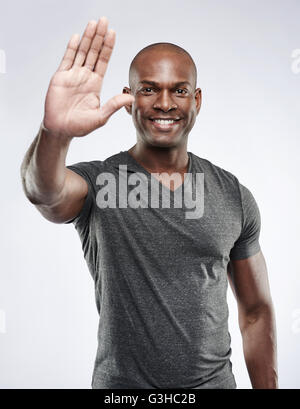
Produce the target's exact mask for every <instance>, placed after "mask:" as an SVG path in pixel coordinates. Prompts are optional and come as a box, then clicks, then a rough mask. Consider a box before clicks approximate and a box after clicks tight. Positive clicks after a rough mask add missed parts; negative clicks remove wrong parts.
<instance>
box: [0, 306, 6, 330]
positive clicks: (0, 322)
mask: <svg viewBox="0 0 300 409" xmlns="http://www.w3.org/2000/svg"><path fill="white" fill-rule="evenodd" d="M5 318H6V317H5V311H4V310H0V334H5V333H6V320H5Z"/></svg>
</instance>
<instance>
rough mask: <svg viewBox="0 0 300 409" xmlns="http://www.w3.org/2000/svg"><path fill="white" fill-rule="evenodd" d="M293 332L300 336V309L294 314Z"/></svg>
mask: <svg viewBox="0 0 300 409" xmlns="http://www.w3.org/2000/svg"><path fill="white" fill-rule="evenodd" d="M292 318H293V322H292V332H293V333H294V334H300V309H299V308H298V309H296V310H294V311H293V312H292Z"/></svg>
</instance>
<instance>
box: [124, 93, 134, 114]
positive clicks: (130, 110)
mask: <svg viewBox="0 0 300 409" xmlns="http://www.w3.org/2000/svg"><path fill="white" fill-rule="evenodd" d="M123 94H130V95H131V94H132V93H131V89H130V88H128V87H124V88H123ZM125 109H126V111H127V112H128V113H129V115H131V114H132V105H125Z"/></svg>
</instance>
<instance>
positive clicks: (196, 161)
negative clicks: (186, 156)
mask: <svg viewBox="0 0 300 409" xmlns="http://www.w3.org/2000/svg"><path fill="white" fill-rule="evenodd" d="M191 154H192V159H193V165H194V168H195V169H196V170H197V172H201V171H202V172H203V173H204V177H212V178H219V179H220V180H224V181H228V182H230V183H233V184H236V183H238V178H237V176H235V175H234V174H233V173H231V172H230V171H228V170H226V169H224V168H222V167H221V166H219V165H216V164H215V163H213V162H211V161H210V160H208V159H206V158H202V157H200V156H198V155H196V154H195V153H192V152H191Z"/></svg>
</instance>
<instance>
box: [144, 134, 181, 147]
mask: <svg viewBox="0 0 300 409" xmlns="http://www.w3.org/2000/svg"><path fill="white" fill-rule="evenodd" d="M147 142H148V143H149V144H150V145H151V146H155V147H157V148H174V147H176V146H178V145H181V143H182V141H181V140H180V138H179V137H174V136H172V137H170V136H167V135H162V136H161V135H149V136H148V138H147Z"/></svg>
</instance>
